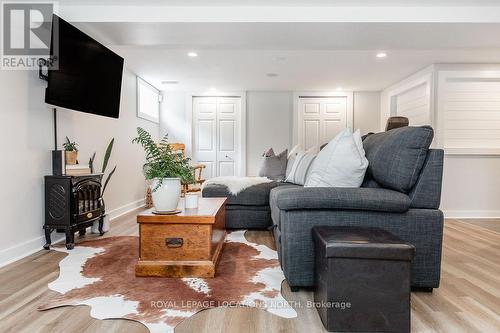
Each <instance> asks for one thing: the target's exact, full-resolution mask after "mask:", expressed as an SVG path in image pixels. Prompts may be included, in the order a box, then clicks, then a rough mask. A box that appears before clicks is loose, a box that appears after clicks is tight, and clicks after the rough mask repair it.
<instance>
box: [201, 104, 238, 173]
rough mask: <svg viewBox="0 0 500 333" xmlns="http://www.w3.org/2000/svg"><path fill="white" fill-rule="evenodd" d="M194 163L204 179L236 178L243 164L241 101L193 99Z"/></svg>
mask: <svg viewBox="0 0 500 333" xmlns="http://www.w3.org/2000/svg"><path fill="white" fill-rule="evenodd" d="M193 148H194V149H193V152H194V154H193V160H194V161H195V162H198V163H203V164H205V165H206V166H207V167H206V169H205V171H204V178H206V179H208V178H211V177H216V176H236V175H238V174H239V170H240V163H241V151H242V149H241V98H240V97H194V98H193Z"/></svg>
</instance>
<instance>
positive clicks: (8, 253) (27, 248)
mask: <svg viewBox="0 0 500 333" xmlns="http://www.w3.org/2000/svg"><path fill="white" fill-rule="evenodd" d="M144 204H145V199H141V200H137V201H133V202H131V203H128V204H126V205H123V206H121V207H118V208H115V209H112V210H110V211H108V214H109V219H110V220H114V219H116V218H118V217H120V216H122V215H125V214H127V213H130V212H131V211H133V210H135V209H137V208H140V207H142V206H144ZM52 235H53V236H52V244H56V243H59V242H62V241H64V240H65V236H62V237H57V236H58V235H60V234H56V233H55V232H54V233H52ZM56 237H57V238H56ZM44 244H45V236H39V237H35V238H33V239H30V240H27V241H25V242H22V243H21V244H17V245H14V246H11V247H9V248H6V249H4V250H1V251H0V267H3V266H6V265H8V264H11V263H13V262H15V261H18V260H21V259H23V258H25V257H27V256H29V255H31V254H33V253H35V252H38V251H40V250H42V249H43V245H44Z"/></svg>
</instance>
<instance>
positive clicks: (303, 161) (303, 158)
mask: <svg viewBox="0 0 500 333" xmlns="http://www.w3.org/2000/svg"><path fill="white" fill-rule="evenodd" d="M315 158H316V153H313V152H310V151H309V150H308V151H299V152H297V155H296V156H295V159H294V160H293V165H292V168H291V169H290V172H289V174H288V176H287V177H286V180H285V181H286V182H289V183H294V184H297V185H304V184H305V182H306V179H307V176H308V174H309V170H310V166H311V164H312V162H313V161H314V159H315ZM288 162H289V163H290V160H288Z"/></svg>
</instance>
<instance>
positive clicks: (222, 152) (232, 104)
mask: <svg viewBox="0 0 500 333" xmlns="http://www.w3.org/2000/svg"><path fill="white" fill-rule="evenodd" d="M240 100H241V99H240V98H239V97H218V98H217V124H218V128H217V148H218V151H217V175H218V176H236V174H237V173H238V170H239V162H240V156H239V153H240V151H241V147H240V136H241V135H240V133H241V129H240V112H241V110H240V105H241V102H240Z"/></svg>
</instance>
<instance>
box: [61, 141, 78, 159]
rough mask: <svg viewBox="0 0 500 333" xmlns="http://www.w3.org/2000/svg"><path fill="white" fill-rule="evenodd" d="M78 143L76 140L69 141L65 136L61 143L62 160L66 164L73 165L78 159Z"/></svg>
mask: <svg viewBox="0 0 500 333" xmlns="http://www.w3.org/2000/svg"><path fill="white" fill-rule="evenodd" d="M77 146H78V144H77V143H76V142H71V141H70V140H69V138H68V137H66V142H64V143H63V148H64V161H65V162H66V164H68V165H75V164H76V163H77V159H78V148H77Z"/></svg>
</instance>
